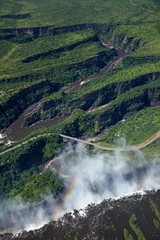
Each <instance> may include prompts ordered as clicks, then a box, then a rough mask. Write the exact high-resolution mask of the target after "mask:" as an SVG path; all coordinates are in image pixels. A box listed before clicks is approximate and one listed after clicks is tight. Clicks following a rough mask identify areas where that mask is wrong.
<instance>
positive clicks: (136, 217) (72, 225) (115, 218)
mask: <svg viewBox="0 0 160 240" xmlns="http://www.w3.org/2000/svg"><path fill="white" fill-rule="evenodd" d="M159 198H160V190H158V191H150V192H149V191H148V192H145V193H137V194H133V195H130V196H126V197H123V198H119V199H108V200H104V201H103V202H102V203H100V204H98V205H94V204H91V205H88V207H87V208H85V209H84V210H75V211H74V212H73V213H68V214H65V215H64V217H63V218H61V219H59V220H58V221H52V222H50V223H49V224H46V225H45V226H44V227H42V228H41V229H39V230H34V231H30V232H24V233H22V234H19V235H18V236H13V235H12V234H5V235H1V236H0V240H6V239H7V240H10V239H14V240H31V239H32V240H45V239H47V240H53V239H54V240H62V239H66V240H75V239H78V240H82V239H83V240H84V239H85V240H101V239H103V240H104V239H105V240H107V239H109V240H111V239H118V240H119V239H125V240H127V239H144V240H151V239H154V240H159V238H160V225H159V221H160V217H159V216H160V202H159ZM129 236H130V238H128V237H129Z"/></svg>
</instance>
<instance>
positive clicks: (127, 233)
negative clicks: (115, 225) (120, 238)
mask: <svg viewBox="0 0 160 240" xmlns="http://www.w3.org/2000/svg"><path fill="white" fill-rule="evenodd" d="M124 239H125V240H133V237H132V235H131V234H129V232H128V230H127V229H124Z"/></svg>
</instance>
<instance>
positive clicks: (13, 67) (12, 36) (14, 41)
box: [0, 0, 160, 239]
mask: <svg viewBox="0 0 160 240" xmlns="http://www.w3.org/2000/svg"><path fill="white" fill-rule="evenodd" d="M158 12H160V4H159V2H158V1H154V0H141V1H137V0H133V1H129V0H121V1H118V0H107V1H105V0H100V1H97V0H92V1H91V0H87V1H84V0H75V1H73V0H70V1H62V2H60V1H58V0H52V1H51V0H47V1H45V2H44V1H42V0H40V1H39V2H38V4H37V1H35V0H33V1H32V2H31V1H29V0H22V1H21V2H17V1H16V2H15V1H8V0H6V1H4V0H2V1H1V10H0V20H1V21H0V65H1V69H0V130H3V129H5V128H7V127H8V126H9V125H10V124H11V123H12V122H13V121H14V120H16V119H17V118H18V117H19V116H20V114H21V113H23V111H24V110H25V109H26V108H27V107H29V106H30V105H32V104H34V103H36V102H39V101H41V104H40V105H39V108H38V109H37V110H36V111H34V112H32V114H31V115H27V116H26V118H25V120H24V123H23V125H24V126H30V125H31V124H33V123H36V122H37V121H39V120H48V119H51V118H54V117H57V116H66V118H65V120H64V121H63V122H61V123H59V124H56V125H53V126H51V127H49V128H43V129H39V130H37V131H36V132H33V133H32V134H31V135H30V136H27V137H26V139H29V138H31V137H32V136H36V135H37V134H43V133H50V132H51V133H63V134H66V135H70V136H75V137H81V136H96V135H97V134H99V133H100V132H101V131H102V130H104V129H106V131H107V132H106V134H105V135H104V136H103V137H102V138H101V139H100V141H101V144H103V145H113V144H115V143H116V141H117V140H119V139H120V138H121V137H124V138H125V139H126V142H127V144H131V145H135V144H138V143H140V142H143V141H144V140H146V139H147V138H149V137H151V136H152V135H153V134H155V133H156V132H158V131H159V130H160V123H159V118H160V108H159V102H160V78H159V76H160V70H159V69H160V41H159V37H160V31H159V18H160V16H159V15H158V14H157V13H158ZM99 36H101V37H102V36H103V38H104V41H105V40H107V41H108V42H110V43H111V44H113V45H114V46H119V47H120V48H123V50H125V51H126V52H127V53H128V55H126V54H124V51H123V50H122V49H119V48H113V49H107V48H106V47H105V46H104V45H103V44H102V43H101V42H100V40H99ZM117 55H121V56H123V55H125V56H123V59H121V61H119V62H116V63H114V64H115V65H114V64H113V60H114V61H115V58H116V57H117ZM119 58H120V56H119ZM116 59H117V58H116ZM111 62H112V64H110V63H111ZM106 65H108V70H107V71H106V72H105V73H104V72H103V71H104V70H102V69H103V68H104V67H105V66H106ZM100 70H101V71H100ZM99 71H100V74H98V75H96V76H98V77H90V79H89V80H88V81H87V82H86V83H84V84H83V85H80V86H78V87H77V85H76V84H79V83H80V81H84V79H86V78H87V77H88V76H91V75H93V74H94V73H98V72H99ZM72 86H73V87H74V86H75V88H73V89H72ZM76 87H77V88H76ZM65 89H67V90H65ZM106 104H108V105H106ZM153 106H156V107H153ZM97 107H102V108H97ZM93 109H94V111H90V110H93ZM68 116H69V117H68ZM123 119H124V120H125V122H120V121H122V120H123ZM159 144H160V140H159V139H157V140H156V141H155V142H154V143H152V144H151V145H150V146H148V147H146V148H145V149H144V150H143V152H144V154H145V156H147V157H152V156H153V152H154V153H155V155H156V154H157V155H158V154H159ZM62 145H63V143H62V140H60V139H59V138H58V137H55V138H54V137H53V136H52V137H45V138H38V139H37V140H35V141H31V142H30V143H28V144H27V145H25V146H22V147H21V148H17V149H16V150H14V151H13V152H12V153H6V154H5V155H2V156H1V157H0V162H1V165H0V172H1V175H0V195H1V200H2V199H4V198H5V197H10V198H14V197H16V196H21V197H22V199H23V200H24V201H27V199H30V200H31V201H40V200H41V193H43V194H45V193H47V191H48V189H49V191H51V192H52V193H54V194H56V193H58V192H59V191H61V189H62V185H63V184H62V182H61V180H60V179H59V177H58V175H56V174H55V173H43V174H41V175H39V172H38V166H39V165H40V164H42V163H44V162H46V161H48V160H50V159H51V158H52V157H53V156H54V155H55V153H56V151H57V150H58V148H61V147H62ZM2 149H4V148H3V147H0V151H1V150H2ZM43 182H46V185H44V184H43ZM34 188H35V189H36V190H34ZM28 189H31V191H28ZM135 222H136V219H135V216H132V219H131V220H130V224H131V225H132V227H133V228H134V231H135V232H136V234H140V230H139V227H138V225H137V223H135ZM155 224H156V226H157V222H155ZM140 235H141V236H142V234H140ZM124 236H125V238H126V239H132V236H131V235H130V234H129V232H128V231H127V230H126V229H125V230H124ZM142 239H143V238H142Z"/></svg>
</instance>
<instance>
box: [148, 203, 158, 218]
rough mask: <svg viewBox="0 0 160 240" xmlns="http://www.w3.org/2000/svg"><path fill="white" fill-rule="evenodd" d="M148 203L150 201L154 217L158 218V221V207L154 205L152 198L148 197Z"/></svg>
mask: <svg viewBox="0 0 160 240" xmlns="http://www.w3.org/2000/svg"><path fill="white" fill-rule="evenodd" d="M149 200H150V203H151V207H152V209H153V211H154V213H155V215H156V217H157V218H158V220H159V221H160V211H159V209H158V206H157V205H156V203H154V201H153V200H152V199H149Z"/></svg>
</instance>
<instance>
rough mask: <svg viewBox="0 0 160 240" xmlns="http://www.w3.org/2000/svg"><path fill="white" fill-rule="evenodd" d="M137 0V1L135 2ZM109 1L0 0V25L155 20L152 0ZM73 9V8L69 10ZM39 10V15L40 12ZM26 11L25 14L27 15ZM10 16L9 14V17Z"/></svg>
mask: <svg viewBox="0 0 160 240" xmlns="http://www.w3.org/2000/svg"><path fill="white" fill-rule="evenodd" d="M134 2H136V3H134ZM134 2H132V1H128V0H122V1H121V2H119V1H117V0H109V1H104V0H101V2H98V3H99V4H98V3H97V1H96V0H94V1H91V0H89V1H87V3H86V1H84V0H81V1H77V0H76V1H72V0H71V1H68V2H63V4H62V3H59V1H58V0H54V1H51V0H47V2H43V1H39V2H38V4H37V2H36V1H35V0H34V1H32V2H31V1H22V2H16V3H15V2H9V1H4V0H2V3H1V5H2V7H1V16H2V17H3V18H1V25H0V27H1V28H13V27H15V28H19V27H27V28H28V27H37V26H46V25H48V26H50V25H54V26H68V25H75V24H83V23H95V22H96V23H108V24H113V23H119V22H120V23H125V24H126V23H127V24H129V23H135V24H137V23H139V22H143V21H145V20H146V18H147V19H148V20H149V21H151V22H152V21H158V19H159V16H158V15H157V14H156V13H157V12H158V11H159V5H158V4H157V3H155V2H154V1H152V2H151V1H150V0H142V1H141V2H137V1H134ZM71 10H72V11H71ZM39 13H41V15H39ZM27 14H28V15H27ZM8 15H9V16H8Z"/></svg>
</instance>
